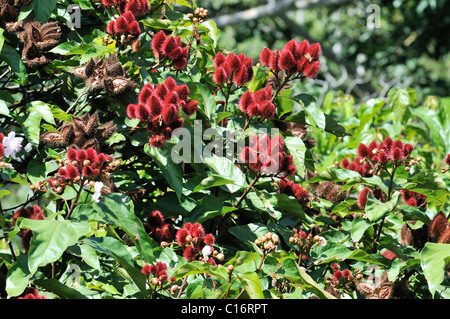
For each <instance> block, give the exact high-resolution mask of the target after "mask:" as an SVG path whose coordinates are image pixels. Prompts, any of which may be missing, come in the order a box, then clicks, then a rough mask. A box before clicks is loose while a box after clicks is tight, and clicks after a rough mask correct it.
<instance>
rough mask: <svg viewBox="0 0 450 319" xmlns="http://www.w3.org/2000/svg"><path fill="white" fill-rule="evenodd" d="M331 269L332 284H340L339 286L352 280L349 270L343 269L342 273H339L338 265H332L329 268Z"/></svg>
mask: <svg viewBox="0 0 450 319" xmlns="http://www.w3.org/2000/svg"><path fill="white" fill-rule="evenodd" d="M331 269H333V271H334V272H333V281H334V283H335V284H336V283H341V284H344V285H345V284H346V283H345V282H349V281H351V280H352V279H353V275H352V273H351V272H350V270H349V269H344V270H343V271H341V267H340V266H339V264H336V263H335V264H333V266H332V267H331Z"/></svg>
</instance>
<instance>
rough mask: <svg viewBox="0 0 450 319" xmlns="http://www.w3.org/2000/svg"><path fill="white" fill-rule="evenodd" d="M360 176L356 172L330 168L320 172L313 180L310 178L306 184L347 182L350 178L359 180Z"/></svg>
mask: <svg viewBox="0 0 450 319" xmlns="http://www.w3.org/2000/svg"><path fill="white" fill-rule="evenodd" d="M360 177H361V175H360V174H359V173H358V172H355V171H351V170H348V169H336V168H332V169H329V170H326V171H323V172H320V173H319V174H317V175H316V176H314V177H313V178H311V179H310V180H309V181H308V183H310V184H313V183H317V182H323V181H331V182H347V181H348V180H350V179H352V178H360Z"/></svg>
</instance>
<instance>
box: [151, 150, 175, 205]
mask: <svg viewBox="0 0 450 319" xmlns="http://www.w3.org/2000/svg"><path fill="white" fill-rule="evenodd" d="M144 152H145V153H146V154H148V155H150V156H151V157H152V158H153V159H154V160H155V162H156V164H157V165H158V167H159V169H160V170H161V173H162V175H163V176H164V178H165V179H166V180H167V182H168V183H169V186H170V187H171V188H172V189H173V190H174V191H175V193H176V194H177V197H178V199H180V198H181V193H182V190H183V172H182V171H181V167H180V165H179V164H176V163H175V162H174V161H173V160H172V157H171V152H170V150H169V149H168V148H167V147H164V148H162V149H159V148H156V147H150V145H149V144H148V143H147V144H145V146H144Z"/></svg>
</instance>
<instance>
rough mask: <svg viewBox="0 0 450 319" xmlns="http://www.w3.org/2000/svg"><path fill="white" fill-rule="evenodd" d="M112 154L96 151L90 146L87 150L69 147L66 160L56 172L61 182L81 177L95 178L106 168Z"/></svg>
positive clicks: (72, 180)
mask: <svg viewBox="0 0 450 319" xmlns="http://www.w3.org/2000/svg"><path fill="white" fill-rule="evenodd" d="M111 161H112V156H110V155H105V154H103V153H97V151H96V150H95V149H93V148H92V147H90V148H88V149H87V150H83V149H81V150H76V149H74V148H71V149H69V150H68V151H67V160H66V161H65V162H64V166H62V167H61V168H60V169H59V171H58V174H59V176H60V177H61V180H62V182H66V183H73V182H77V181H79V180H82V179H86V180H89V179H95V178H96V177H97V176H99V175H100V173H101V172H102V171H103V170H105V169H106V168H107V165H108V163H110V162H111Z"/></svg>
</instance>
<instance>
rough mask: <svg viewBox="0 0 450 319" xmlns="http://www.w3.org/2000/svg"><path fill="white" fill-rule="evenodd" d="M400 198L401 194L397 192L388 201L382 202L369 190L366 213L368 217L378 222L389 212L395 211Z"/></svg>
mask: <svg viewBox="0 0 450 319" xmlns="http://www.w3.org/2000/svg"><path fill="white" fill-rule="evenodd" d="M398 199H399V194H398V193H397V194H395V195H394V196H393V197H392V199H391V200H390V201H388V202H385V203H383V202H381V201H379V200H378V199H376V198H374V197H373V196H372V194H371V193H370V192H369V193H368V195H367V204H366V208H365V211H366V215H367V218H368V219H369V220H370V221H371V222H372V223H376V222H377V221H379V220H381V219H382V218H384V217H385V216H386V215H387V214H388V213H389V212H391V211H393V210H394V208H395V207H396V206H397V203H398Z"/></svg>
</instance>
